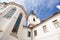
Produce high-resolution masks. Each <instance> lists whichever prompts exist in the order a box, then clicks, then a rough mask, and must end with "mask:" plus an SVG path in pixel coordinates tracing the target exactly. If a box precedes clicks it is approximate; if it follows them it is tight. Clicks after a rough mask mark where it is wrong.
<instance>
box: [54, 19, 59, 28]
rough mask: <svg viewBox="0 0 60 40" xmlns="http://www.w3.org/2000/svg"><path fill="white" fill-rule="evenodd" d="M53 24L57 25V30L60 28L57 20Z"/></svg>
mask: <svg viewBox="0 0 60 40" xmlns="http://www.w3.org/2000/svg"><path fill="white" fill-rule="evenodd" d="M53 24H54V25H55V27H56V28H58V27H60V23H59V22H58V21H57V20H54V21H53Z"/></svg>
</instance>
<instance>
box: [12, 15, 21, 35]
mask: <svg viewBox="0 0 60 40" xmlns="http://www.w3.org/2000/svg"><path fill="white" fill-rule="evenodd" d="M21 19H22V14H20V15H19V16H18V19H17V21H16V23H15V25H14V28H13V30H12V32H13V33H15V34H17V31H18V29H19V25H20V22H21Z"/></svg>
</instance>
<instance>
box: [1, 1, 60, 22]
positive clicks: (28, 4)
mask: <svg viewBox="0 0 60 40" xmlns="http://www.w3.org/2000/svg"><path fill="white" fill-rule="evenodd" d="M11 1H14V2H16V3H18V4H21V5H23V6H24V8H25V10H26V12H27V15H29V14H30V12H31V10H33V11H34V12H35V14H36V15H37V16H38V17H39V18H40V20H41V21H42V20H44V19H45V18H47V17H49V16H51V15H53V14H54V13H55V12H57V11H58V9H57V8H56V6H57V5H60V0H0V2H11Z"/></svg>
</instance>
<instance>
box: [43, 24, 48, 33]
mask: <svg viewBox="0 0 60 40" xmlns="http://www.w3.org/2000/svg"><path fill="white" fill-rule="evenodd" d="M43 31H44V32H45V33H46V32H48V30H47V27H46V25H44V26H43Z"/></svg>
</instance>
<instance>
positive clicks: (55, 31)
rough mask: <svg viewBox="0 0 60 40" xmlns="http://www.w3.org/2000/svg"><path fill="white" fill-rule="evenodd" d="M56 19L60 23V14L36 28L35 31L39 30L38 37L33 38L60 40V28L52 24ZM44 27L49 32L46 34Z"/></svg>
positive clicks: (35, 39) (36, 39) (38, 39)
mask: <svg viewBox="0 0 60 40" xmlns="http://www.w3.org/2000/svg"><path fill="white" fill-rule="evenodd" d="M56 19H57V20H58V21H59V22H60V13H59V14H58V15H56V16H54V17H52V18H50V19H48V20H47V21H45V22H43V23H42V24H40V25H38V26H37V27H36V28H34V29H33V30H37V36H33V37H34V40H59V39H58V37H59V36H60V27H59V28H56V27H55V26H54V24H53V23H52V21H54V20H56ZM44 25H46V27H47V30H48V32H46V33H44V31H43V28H42V27H43V26H44ZM33 33H34V31H33Z"/></svg>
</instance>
